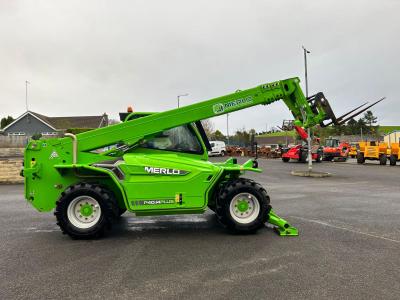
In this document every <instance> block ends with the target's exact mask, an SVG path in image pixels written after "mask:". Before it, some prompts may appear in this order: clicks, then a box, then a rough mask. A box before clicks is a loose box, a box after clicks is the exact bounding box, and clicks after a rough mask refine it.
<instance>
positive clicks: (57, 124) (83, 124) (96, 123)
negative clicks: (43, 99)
mask: <svg viewBox="0 0 400 300" xmlns="http://www.w3.org/2000/svg"><path fill="white" fill-rule="evenodd" d="M28 114H29V115H32V116H33V117H35V118H37V119H39V120H40V121H42V122H43V123H45V124H46V125H48V126H50V127H51V128H53V129H54V130H63V129H70V128H99V127H102V126H105V125H108V116H107V114H103V115H101V116H75V117H48V116H45V115H41V114H38V113H36V112H33V111H29V110H28V111H27V112H25V113H24V114H23V115H21V116H20V117H18V118H17V119H16V120H15V121H13V122H12V123H11V124H9V125H7V126H6V127H4V128H3V129H2V131H4V130H6V129H7V128H8V127H10V126H11V125H13V124H14V123H16V122H18V121H19V120H20V119H22V118H23V117H24V116H26V115H28ZM103 123H105V124H103Z"/></svg>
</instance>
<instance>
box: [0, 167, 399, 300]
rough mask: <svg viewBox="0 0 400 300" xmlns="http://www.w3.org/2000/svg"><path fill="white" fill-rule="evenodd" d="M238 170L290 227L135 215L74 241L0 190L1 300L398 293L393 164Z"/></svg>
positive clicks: (16, 195)
mask: <svg viewBox="0 0 400 300" xmlns="http://www.w3.org/2000/svg"><path fill="white" fill-rule="evenodd" d="M260 165H261V167H262V168H263V169H264V173H263V174H248V175H247V176H248V177H251V178H254V179H256V180H257V181H259V182H260V183H262V184H263V185H264V186H265V187H267V189H268V191H269V194H270V195H271V199H272V205H273V207H274V208H275V210H276V212H277V213H278V214H280V215H282V216H283V217H285V218H287V219H288V220H289V221H290V222H291V223H293V225H295V226H297V227H298V228H299V230H300V236H299V237H286V238H283V237H279V236H277V235H276V234H275V233H274V232H273V231H272V230H271V229H270V228H265V229H263V230H261V231H259V232H258V233H257V234H255V235H249V236H243V235H232V234H228V233H227V232H225V231H224V230H223V229H221V228H220V227H219V226H218V224H217V223H216V220H215V217H214V215H213V214H212V213H211V212H209V213H207V214H205V215H201V216H197V215H196V216H189V215H186V216H175V217H173V216H171V217H151V218H148V217H147V218H135V217H134V216H133V215H130V214H126V215H124V217H123V218H122V220H121V222H120V223H119V224H118V225H117V226H116V227H115V228H114V230H113V231H112V232H111V233H109V234H108V236H107V237H106V238H103V239H101V240H96V241H75V240H71V239H70V238H69V237H68V236H65V235H62V234H61V233H60V231H59V229H58V227H57V226H56V225H55V219H54V216H53V215H52V214H43V213H38V212H36V211H34V210H33V208H32V207H30V206H29V205H28V204H27V203H26V202H25V201H24V199H23V196H22V193H23V186H19V185H17V186H12V185H9V186H0V240H1V242H0V299H26V298H32V299H57V298H73V299H76V298H78V299H96V298H99V299H100V298H101V299H109V298H115V299H154V298H162V299H188V298H195V299H207V298H214V299H215V298H218V299H269V298H281V299H368V298H374V299H399V298H400V217H399V215H400V166H396V167H389V166H379V165H377V164H376V163H370V164H368V165H363V166H359V165H357V164H355V163H354V162H350V163H325V162H324V163H321V164H319V165H317V170H320V171H330V172H332V173H333V175H334V176H333V177H330V178H320V179H317V178H315V179H313V178H303V177H293V176H291V175H289V173H290V171H291V170H293V169H301V168H305V167H306V166H305V165H301V164H297V163H287V164H285V163H282V162H281V161H279V160H260Z"/></svg>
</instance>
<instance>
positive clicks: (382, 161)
mask: <svg viewBox="0 0 400 300" xmlns="http://www.w3.org/2000/svg"><path fill="white" fill-rule="evenodd" d="M379 163H380V164H381V165H382V166H384V165H386V164H387V156H386V155H385V154H382V155H381V156H380V157H379Z"/></svg>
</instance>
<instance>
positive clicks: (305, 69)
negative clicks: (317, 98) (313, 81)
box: [302, 46, 312, 172]
mask: <svg viewBox="0 0 400 300" xmlns="http://www.w3.org/2000/svg"><path fill="white" fill-rule="evenodd" d="M302 48H303V52H304V75H305V81H306V98H308V74H307V54H308V53H311V52H310V51H308V50H307V49H306V48H305V47H304V46H302ZM307 135H308V138H307V145H308V171H309V172H311V171H312V151H311V130H310V127H308V128H307Z"/></svg>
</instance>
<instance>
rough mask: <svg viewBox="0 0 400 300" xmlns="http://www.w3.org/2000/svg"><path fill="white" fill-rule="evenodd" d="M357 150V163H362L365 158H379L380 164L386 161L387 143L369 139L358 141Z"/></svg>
mask: <svg viewBox="0 0 400 300" xmlns="http://www.w3.org/2000/svg"><path fill="white" fill-rule="evenodd" d="M358 145H359V150H358V153H357V163H358V164H363V163H365V161H366V160H379V163H380V164H381V165H386V163H387V149H388V145H387V144H386V143H384V142H377V141H370V142H359V143H358Z"/></svg>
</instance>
